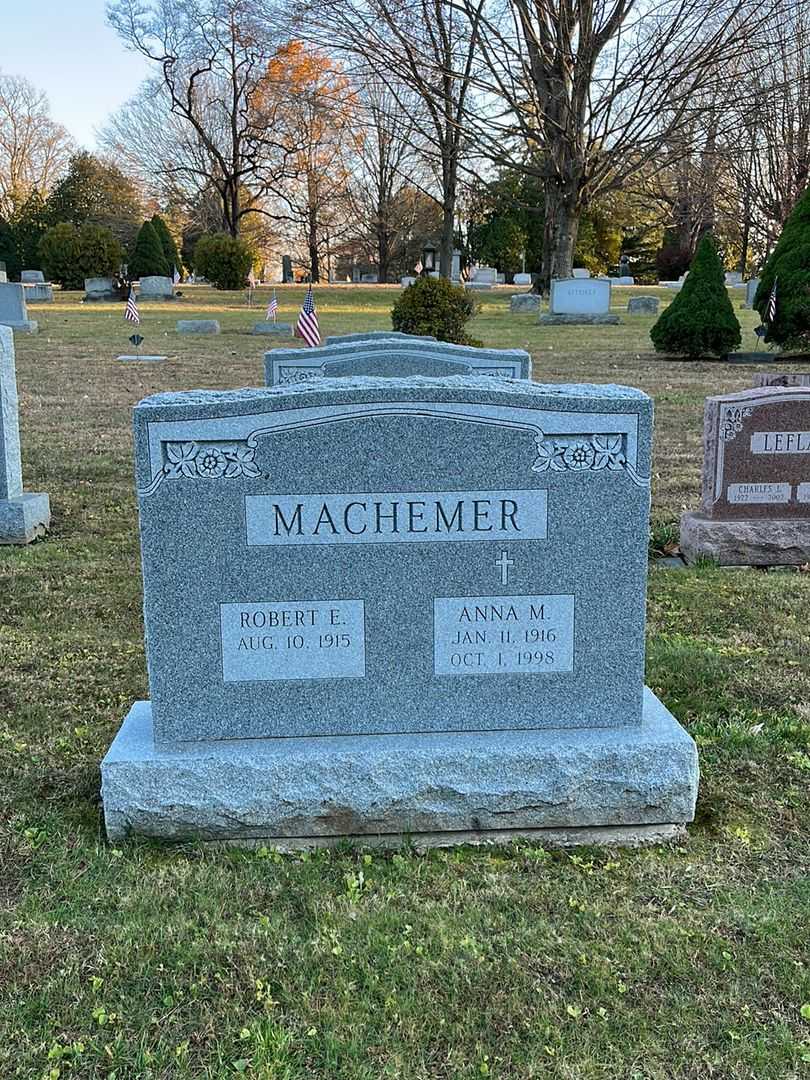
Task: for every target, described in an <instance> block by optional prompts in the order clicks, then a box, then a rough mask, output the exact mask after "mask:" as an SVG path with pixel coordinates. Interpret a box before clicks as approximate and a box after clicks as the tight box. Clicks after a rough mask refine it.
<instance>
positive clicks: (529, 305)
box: [509, 292, 540, 312]
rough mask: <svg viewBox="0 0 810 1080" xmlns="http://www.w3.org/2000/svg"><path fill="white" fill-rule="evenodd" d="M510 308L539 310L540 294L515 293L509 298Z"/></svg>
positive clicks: (515, 310)
mask: <svg viewBox="0 0 810 1080" xmlns="http://www.w3.org/2000/svg"><path fill="white" fill-rule="evenodd" d="M509 310H510V311H513V312H517V311H539V310H540V294H539V293H531V292H527V293H515V294H514V296H510V298H509Z"/></svg>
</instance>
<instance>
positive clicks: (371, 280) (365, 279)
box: [360, 273, 379, 285]
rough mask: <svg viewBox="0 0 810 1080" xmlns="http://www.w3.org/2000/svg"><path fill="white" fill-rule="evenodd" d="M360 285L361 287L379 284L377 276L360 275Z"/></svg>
mask: <svg viewBox="0 0 810 1080" xmlns="http://www.w3.org/2000/svg"><path fill="white" fill-rule="evenodd" d="M360 283H361V284H362V285H377V284H378V283H379V276H378V275H377V274H370V273H369V274H361V275H360Z"/></svg>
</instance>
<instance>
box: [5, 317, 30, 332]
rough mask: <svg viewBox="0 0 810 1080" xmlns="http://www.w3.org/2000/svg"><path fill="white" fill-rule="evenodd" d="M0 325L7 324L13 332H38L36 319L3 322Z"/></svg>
mask: <svg viewBox="0 0 810 1080" xmlns="http://www.w3.org/2000/svg"><path fill="white" fill-rule="evenodd" d="M0 326H7V327H9V329H10V330H13V331H14V333H15V334H36V333H38V332H39V323H38V322H37V321H36V319H26V320H25V322H4V323H0Z"/></svg>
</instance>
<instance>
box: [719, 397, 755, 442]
mask: <svg viewBox="0 0 810 1080" xmlns="http://www.w3.org/2000/svg"><path fill="white" fill-rule="evenodd" d="M750 415H751V408H750V407H749V406H743V405H724V406H723V416H722V419H721V421H720V438H721V439H722V440H723V442H731V441H732V440H733V439H736V437H737V436H738V435H739V433H740V432H741V431H742V422H743V420H745V418H746V417H748V416H750Z"/></svg>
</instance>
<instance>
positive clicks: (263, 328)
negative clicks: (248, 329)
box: [253, 321, 293, 338]
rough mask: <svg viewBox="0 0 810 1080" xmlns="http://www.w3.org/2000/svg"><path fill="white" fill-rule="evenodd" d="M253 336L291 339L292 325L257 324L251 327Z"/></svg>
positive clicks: (279, 323)
mask: <svg viewBox="0 0 810 1080" xmlns="http://www.w3.org/2000/svg"><path fill="white" fill-rule="evenodd" d="M253 333H254V334H266V335H268V336H270V337H290V338H291V337H292V336H293V328H292V323H287V322H267V321H265V322H258V323H256V324H255V326H254V327H253Z"/></svg>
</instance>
